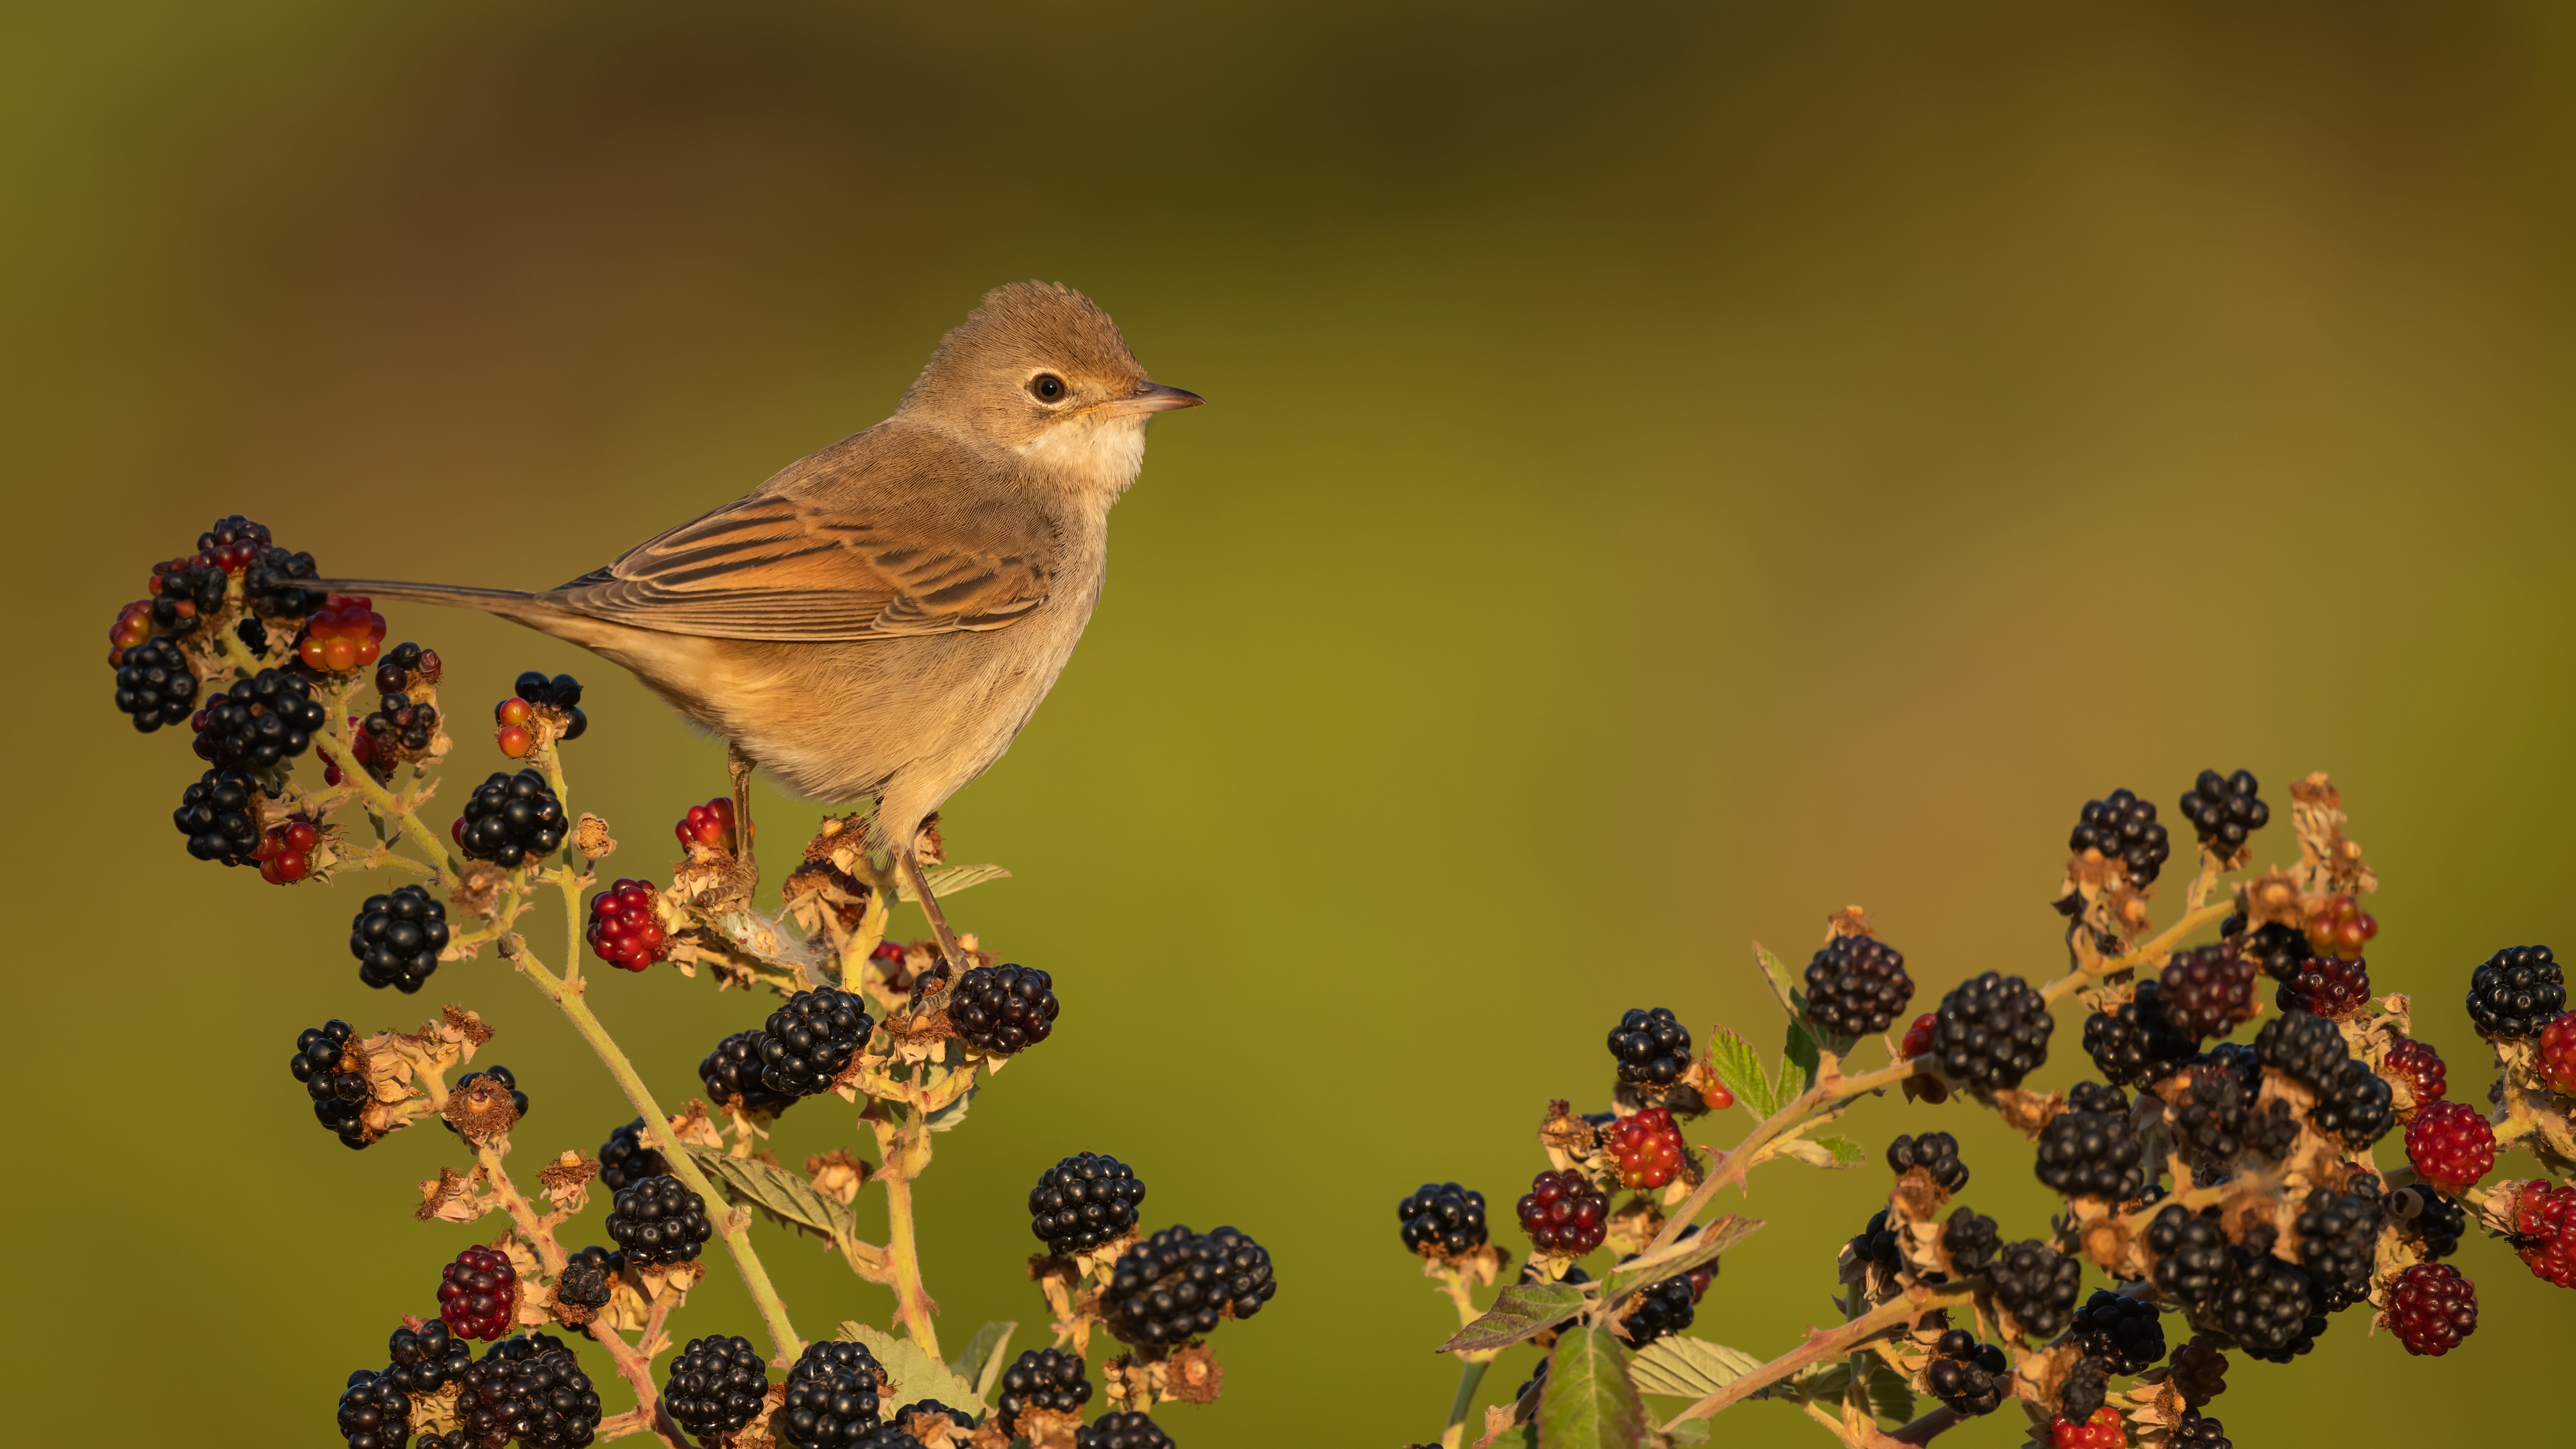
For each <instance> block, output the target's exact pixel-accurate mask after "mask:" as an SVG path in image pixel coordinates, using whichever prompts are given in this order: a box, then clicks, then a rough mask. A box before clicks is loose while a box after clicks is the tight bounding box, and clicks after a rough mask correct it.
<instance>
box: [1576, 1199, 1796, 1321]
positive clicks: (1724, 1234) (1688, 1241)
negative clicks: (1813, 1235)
mask: <svg viewBox="0 0 2576 1449" xmlns="http://www.w3.org/2000/svg"><path fill="white" fill-rule="evenodd" d="M1761 1228H1762V1219H1760V1218H1740V1217H1731V1216H1730V1217H1723V1218H1719V1219H1718V1220H1717V1221H1716V1222H1713V1223H1710V1224H1709V1225H1708V1226H1707V1227H1704V1228H1702V1229H1700V1230H1699V1231H1698V1232H1696V1233H1694V1234H1692V1235H1691V1236H1689V1237H1687V1238H1676V1239H1674V1240H1673V1242H1672V1244H1671V1245H1670V1246H1668V1247H1663V1248H1658V1249H1656V1250H1655V1251H1654V1252H1652V1253H1648V1254H1645V1255H1644V1256H1642V1257H1640V1258H1638V1259H1637V1261H1635V1262H1633V1263H1622V1264H1620V1265H1619V1267H1618V1268H1616V1269H1614V1270H1612V1271H1611V1273H1610V1274H1609V1275H1608V1276H1607V1277H1604V1278H1603V1279H1602V1280H1601V1301H1602V1302H1604V1303H1610V1304H1616V1303H1617V1302H1618V1301H1619V1300H1620V1299H1622V1298H1625V1297H1627V1296H1628V1294H1629V1293H1631V1292H1633V1291H1634V1290H1636V1289H1638V1288H1640V1287H1643V1286H1644V1285H1645V1284H1647V1283H1650V1282H1651V1283H1661V1282H1663V1281H1664V1280H1665V1279H1667V1278H1672V1277H1677V1276H1679V1275H1681V1274H1683V1273H1687V1272H1689V1271H1690V1270H1691V1269H1693V1268H1696V1267H1698V1266H1699V1265H1700V1264H1702V1263H1706V1262H1710V1261H1712V1260H1714V1259H1715V1258H1716V1257H1717V1256H1718V1255H1719V1254H1720V1253H1723V1252H1725V1251H1726V1250H1727V1249H1729V1248H1732V1247H1734V1246H1735V1245H1736V1244H1738V1243H1740V1242H1743V1241H1744V1240H1745V1239H1746V1238H1749V1237H1751V1236H1753V1234H1755V1233H1756V1232H1759V1231H1760V1230H1761Z"/></svg>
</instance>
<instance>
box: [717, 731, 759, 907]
mask: <svg viewBox="0 0 2576 1449" xmlns="http://www.w3.org/2000/svg"><path fill="white" fill-rule="evenodd" d="M725 767H726V769H728V770H729V771H731V772H732V774H733V859H734V865H735V867H736V868H737V869H738V870H740V872H741V873H742V891H743V895H744V896H745V897H746V898H748V897H749V896H750V895H751V893H752V892H753V891H754V890H755V889H756V888H757V887H758V886H759V885H760V857H759V856H757V855H754V854H753V853H752V849H751V772H752V771H753V770H754V769H756V768H758V766H757V765H756V764H755V763H754V762H753V760H752V758H751V757H750V756H749V755H746V754H744V753H743V752H742V746H740V745H737V744H735V743H733V742H732V741H730V740H728V741H726V742H725Z"/></svg>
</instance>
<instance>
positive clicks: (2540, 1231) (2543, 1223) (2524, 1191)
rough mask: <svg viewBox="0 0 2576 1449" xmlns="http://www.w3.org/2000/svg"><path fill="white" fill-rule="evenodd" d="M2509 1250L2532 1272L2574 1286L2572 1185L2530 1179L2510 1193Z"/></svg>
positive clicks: (2575, 1200)
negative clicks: (2511, 1242) (2556, 1185)
mask: <svg viewBox="0 0 2576 1449" xmlns="http://www.w3.org/2000/svg"><path fill="white" fill-rule="evenodd" d="M2513 1250H2514V1252H2515V1253H2516V1254H2518V1255H2519V1256H2520V1257H2521V1258H2522V1261H2523V1264H2524V1266H2526V1267H2528V1268H2530V1269H2531V1271H2532V1272H2534V1273H2537V1274H2539V1275H2540V1276H2541V1277H2543V1278H2546V1279H2548V1280H2549V1281H2550V1282H2552V1283H2555V1284H2557V1285H2558V1286H2559V1287H2561V1288H2576V1185H2570V1186H2567V1187H2551V1186H2550V1185H2549V1184H2547V1183H2545V1182H2542V1181H2539V1180H2538V1179H2534V1180H2532V1181H2530V1182H2526V1183H2524V1184H2523V1185H2522V1186H2521V1188H2520V1189H2518V1190H2517V1191H2516V1192H2515V1193H2514V1198H2513Z"/></svg>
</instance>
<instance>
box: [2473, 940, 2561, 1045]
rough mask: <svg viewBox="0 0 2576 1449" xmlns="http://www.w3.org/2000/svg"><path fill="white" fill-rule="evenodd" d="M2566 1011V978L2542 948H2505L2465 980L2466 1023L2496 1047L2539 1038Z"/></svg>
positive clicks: (2552, 957)
mask: <svg viewBox="0 0 2576 1449" xmlns="http://www.w3.org/2000/svg"><path fill="white" fill-rule="evenodd" d="M2566 1009H2567V978H2566V975H2565V974H2564V973H2563V972H2562V971H2560V969H2559V966H2558V958H2557V957H2555V956H2552V955H2551V954H2549V948H2548V947H2546V946H2508V947H2506V948H2505V949H2503V950H2501V951H2498V952H2497V953H2495V954H2494V955H2492V956H2489V957H2488V958H2487V959H2486V961H2485V962H2484V963H2483V964H2481V965H2480V966H2479V967H2478V969H2477V970H2476V972H2474V973H2473V974H2472V975H2471V976H2470V978H2469V1019H2470V1020H2472V1021H2474V1022H2476V1023H2477V1026H2478V1034H2479V1035H2480V1036H2483V1037H2487V1038H2490V1039H2492V1040H2497V1041H2520V1040H2522V1039H2523V1038H2524V1037H2528V1036H2538V1035H2539V1034H2540V1030H2541V1028H2543V1027H2545V1026H2547V1025H2549V1022H2550V1018H2552V1017H2554V1016H2556V1015H2558V1013H2560V1012H2562V1011H2565V1010H2566Z"/></svg>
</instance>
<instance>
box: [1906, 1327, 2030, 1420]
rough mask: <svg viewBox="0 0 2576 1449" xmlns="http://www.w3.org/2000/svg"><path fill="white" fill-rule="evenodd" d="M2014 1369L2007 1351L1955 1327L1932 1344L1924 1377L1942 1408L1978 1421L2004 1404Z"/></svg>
mask: <svg viewBox="0 0 2576 1449" xmlns="http://www.w3.org/2000/svg"><path fill="white" fill-rule="evenodd" d="M2010 1367H2011V1365H2010V1363H2009V1361H2008V1360H2006V1359H2005V1357H2004V1351H2003V1349H2001V1348H2000V1347H1998V1346H1996V1345H1994V1344H1991V1343H1979V1342H1977V1336H1976V1335H1975V1334H1973V1333H1970V1332H1968V1331H1967V1330H1966V1329H1964V1328H1953V1329H1951V1330H1949V1331H1948V1332H1946V1333H1943V1334H1942V1335H1941V1337H1940V1340H1939V1341H1938V1342H1936V1343H1934V1344H1933V1345H1932V1361H1931V1362H1930V1363H1928V1364H1926V1365H1924V1369H1923V1377H1924V1379H1925V1382H1926V1383H1927V1385H1928V1386H1929V1387H1930V1388H1931V1390H1932V1397H1934V1398H1936V1399H1939V1400H1940V1401H1941V1404H1942V1407H1944V1408H1946V1409H1948V1410H1949V1411H1950V1412H1951V1413H1954V1414H1958V1415H1961V1416H1963V1417H1967V1418H1975V1417H1977V1416H1978V1415H1981V1414H1991V1413H1993V1412H1994V1411H1995V1410H1996V1408H1997V1407H1999V1406H2000V1405H2001V1404H2002V1403H2003V1380H2004V1379H2005V1378H2006V1377H2008V1376H2009V1369H2010Z"/></svg>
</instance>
